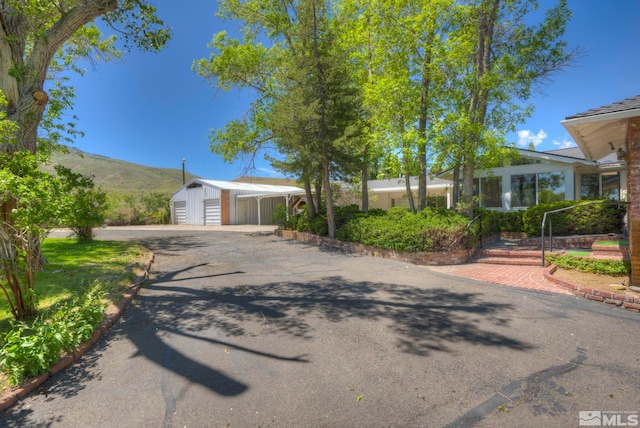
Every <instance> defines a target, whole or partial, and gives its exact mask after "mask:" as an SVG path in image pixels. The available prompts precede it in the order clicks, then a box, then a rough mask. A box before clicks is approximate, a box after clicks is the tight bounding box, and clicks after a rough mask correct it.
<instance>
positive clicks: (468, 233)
mask: <svg viewBox="0 0 640 428" xmlns="http://www.w3.org/2000/svg"><path fill="white" fill-rule="evenodd" d="M478 219H482V214H478V215H477V216H475V217H474V218H473V219H472V220H471V221H470V222H469V223H467V226H466V227H465V229H466V230H467V261H469V235H470V234H471V225H472V224H473V222H475V221H476V220H478ZM480 248H482V221H480Z"/></svg>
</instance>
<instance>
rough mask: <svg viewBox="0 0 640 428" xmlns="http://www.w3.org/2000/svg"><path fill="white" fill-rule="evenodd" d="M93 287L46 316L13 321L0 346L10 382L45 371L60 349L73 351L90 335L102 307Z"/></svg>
mask: <svg viewBox="0 0 640 428" xmlns="http://www.w3.org/2000/svg"><path fill="white" fill-rule="evenodd" d="M97 289H98V288H97V287H94V288H92V289H91V290H89V291H88V292H87V293H86V294H85V295H84V296H82V297H81V298H79V299H75V300H73V301H72V302H69V303H66V304H63V305H61V306H59V307H58V308H57V309H56V310H55V311H54V312H53V314H52V315H51V316H50V317H49V318H48V319H46V318H45V317H39V318H37V319H36V320H34V321H33V322H32V323H31V325H28V324H26V323H24V322H15V323H14V324H13V327H12V328H11V330H10V331H9V332H8V333H7V334H6V335H5V336H4V338H3V340H2V347H1V348H0V368H1V369H2V371H3V372H4V373H6V374H7V375H8V377H9V380H10V381H11V382H12V383H13V384H18V383H20V382H21V381H22V380H24V379H26V378H29V377H33V376H38V375H40V374H42V373H46V372H47V371H48V370H49V369H50V368H51V366H52V365H53V364H55V363H56V362H57V361H58V360H59V358H60V356H61V354H62V353H63V352H64V351H67V352H70V351H73V350H75V349H77V348H78V347H79V346H80V345H81V344H82V343H84V342H86V341H87V340H89V339H91V336H92V334H93V331H94V329H95V327H96V326H97V325H98V324H99V323H100V321H101V320H102V317H103V314H104V309H105V307H106V305H105V303H104V302H103V300H102V293H101V292H98V291H97Z"/></svg>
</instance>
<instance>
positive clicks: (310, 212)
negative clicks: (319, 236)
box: [304, 178, 317, 220]
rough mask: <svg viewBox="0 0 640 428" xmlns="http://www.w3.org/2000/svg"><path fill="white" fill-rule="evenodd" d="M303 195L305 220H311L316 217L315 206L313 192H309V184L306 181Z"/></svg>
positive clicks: (305, 180) (306, 180)
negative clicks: (304, 197) (305, 201)
mask: <svg viewBox="0 0 640 428" xmlns="http://www.w3.org/2000/svg"><path fill="white" fill-rule="evenodd" d="M304 194H305V195H306V196H307V218H308V219H309V220H313V219H314V218H315V217H316V214H317V211H316V204H315V202H314V201H313V192H312V191H311V183H310V182H309V180H308V179H306V178H305V179H304Z"/></svg>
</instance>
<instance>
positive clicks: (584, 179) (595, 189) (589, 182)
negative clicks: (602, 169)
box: [580, 173, 600, 200]
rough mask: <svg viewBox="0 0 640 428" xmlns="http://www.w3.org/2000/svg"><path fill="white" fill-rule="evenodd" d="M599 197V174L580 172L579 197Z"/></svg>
mask: <svg viewBox="0 0 640 428" xmlns="http://www.w3.org/2000/svg"><path fill="white" fill-rule="evenodd" d="M599 197H600V174H598V173H596V174H582V175H581V176H580V199H583V200H584V199H598V198H599Z"/></svg>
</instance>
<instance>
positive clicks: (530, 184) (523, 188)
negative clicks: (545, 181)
mask: <svg viewBox="0 0 640 428" xmlns="http://www.w3.org/2000/svg"><path fill="white" fill-rule="evenodd" d="M535 204H536V175H535V174H523V175H512V176H511V206H512V207H530V206H531V205H535Z"/></svg>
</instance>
